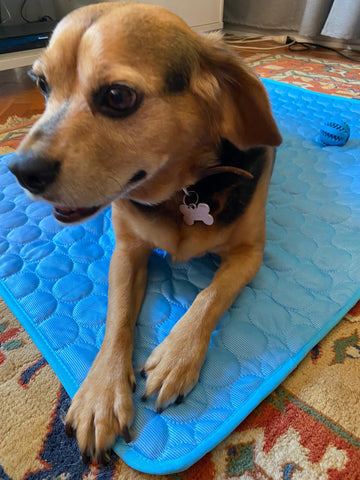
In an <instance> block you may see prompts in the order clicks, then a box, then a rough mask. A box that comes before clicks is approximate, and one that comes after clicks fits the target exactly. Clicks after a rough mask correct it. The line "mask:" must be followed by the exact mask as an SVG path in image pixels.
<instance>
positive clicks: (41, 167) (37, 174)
mask: <svg viewBox="0 0 360 480" xmlns="http://www.w3.org/2000/svg"><path fill="white" fill-rule="evenodd" d="M8 168H9V170H10V171H11V172H12V173H13V174H14V175H15V177H16V178H17V180H18V182H19V183H20V185H21V186H22V187H24V188H25V189H26V190H28V191H29V192H30V193H32V194H34V195H41V194H42V193H44V192H45V190H46V189H47V187H48V186H49V185H51V184H52V183H54V181H55V180H56V178H57V176H58V174H59V172H60V162H58V161H54V160H50V159H46V158H43V157H40V156H38V155H36V154H34V153H32V152H25V153H21V154H18V153H15V154H14V156H13V158H12V159H11V161H10V163H9V164H8Z"/></svg>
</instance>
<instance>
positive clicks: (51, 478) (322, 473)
mask: <svg viewBox="0 0 360 480" xmlns="http://www.w3.org/2000/svg"><path fill="white" fill-rule="evenodd" d="M284 57H288V58H287V60H289V58H290V59H291V60H294V57H292V56H291V57H290V56H286V55H276V56H275V57H269V56H266V58H259V57H258V56H257V57H256V58H254V57H251V59H248V60H250V63H251V64H252V65H253V66H254V68H255V70H256V71H257V72H258V73H259V74H260V75H262V76H266V77H268V78H273V79H276V80H281V81H288V82H290V83H293V84H296V85H299V83H297V82H303V84H301V85H300V86H306V87H307V88H311V89H315V90H318V91H326V93H332V94H338V95H344V96H352V97H353V98H354V97H359V98H360V80H359V78H360V77H359V67H358V66H357V65H356V66H355V67H354V68H353V67H352V64H351V65H350V64H347V70H346V74H341V73H340V71H341V70H342V69H343V66H342V65H343V64H336V65H338V67H337V68H338V70H337V72H336V68H335V67H333V70H332V71H331V72H330V71H329V73H328V74H325V73H324V72H325V69H326V68H330V67H329V63H330V62H323V63H322V64H321V65H322V66H321V69H322V70H321V72H320V73H319V72H318V73H319V74H317V72H316V71H315V70H316V69H317V68H320V67H319V63H318V61H316V62H312V61H308V60H307V61H306V64H307V65H308V68H309V69H310V68H314V70H312V71H310V70H307V68H305V66H304V65H303V67H304V69H303V70H301V71H300V70H298V69H299V68H302V67H300V66H299V65H300V64H299V63H297V64H296V65H295V64H294V65H292V63H291V61H290V63H289V62H288V67H287V69H286V67H285V63H283V61H284V62H285V60H284ZM269 58H272V60H271V61H270V60H269ZM295 61H297V60H296V57H295V60H294V62H295ZM301 61H302V62H303V61H304V59H303V58H301ZM320 63H321V62H320ZM325 63H326V64H327V65H328V67H326V65H325ZM315 65H316V66H315ZM344 65H345V64H344ZM350 70H352V71H351V72H350ZM330 74H331V75H330ZM336 75H338V77H339V79H338V80H337V78H338V77H336ZM352 75H353V80H352V81H351V82H350V81H347V80H346V81H343V82H342V81H341V78H342V79H344V78H346V79H350V78H351V76H352ZM327 78H328V80H327ZM304 79H306V80H304ZM305 84H306V85H305ZM31 124H32V122H29V121H28V122H24V121H15V122H14V121H12V122H9V123H7V125H6V126H3V127H0V155H3V154H5V153H9V152H11V151H13V150H14V149H15V148H16V147H17V145H18V144H19V142H20V140H21V138H23V136H24V135H25V134H26V132H27V131H28V130H29V128H30V126H31ZM359 332H360V303H359V304H357V305H356V306H355V307H354V308H353V309H352V311H351V312H349V314H348V315H347V316H346V317H345V318H344V319H343V320H342V321H341V322H340V323H339V324H338V326H337V327H336V328H334V330H333V331H332V332H330V334H329V335H328V336H327V337H326V338H325V339H324V340H323V341H322V342H321V343H320V344H318V345H317V346H316V347H315V348H314V349H313V350H312V351H311V353H310V354H309V355H308V356H307V357H306V358H305V360H304V361H303V362H302V363H301V364H300V366H299V367H298V368H297V369H296V370H295V371H294V372H293V374H292V375H291V376H290V377H288V379H287V380H286V381H285V382H284V383H283V384H282V385H281V386H280V387H279V388H278V389H277V390H275V391H274V392H273V394H271V395H270V396H269V397H268V398H267V399H266V400H264V401H263V402H262V403H261V404H260V405H259V406H258V408H257V409H256V410H255V411H254V412H253V413H252V414H251V415H250V416H249V417H248V418H247V419H246V420H245V421H244V422H243V423H242V424H241V425H240V426H239V427H238V428H237V429H236V430H235V431H234V432H233V433H232V434H231V435H230V436H229V437H228V438H227V439H226V440H224V441H223V442H222V443H221V444H219V445H218V446H217V447H216V448H215V449H214V450H213V451H212V452H210V453H208V454H207V455H206V456H205V457H204V458H203V459H201V460H200V461H199V462H198V463H196V464H195V465H194V466H192V467H191V468H189V469H188V470H186V471H185V472H182V473H177V474H172V475H168V476H156V475H155V476H154V475H146V474H143V473H139V472H136V471H134V470H132V469H130V468H129V467H127V466H126V465H125V464H124V463H123V462H122V461H121V460H119V459H118V458H117V457H115V455H114V456H113V457H112V462H111V464H110V465H109V466H107V467H101V466H99V465H98V464H96V463H93V464H91V465H89V466H86V465H84V464H83V463H82V461H81V457H80V453H79V451H78V448H77V445H76V442H75V440H73V439H70V438H68V437H66V435H65V430H64V417H65V415H66V411H67V409H68V407H69V403H70V399H69V397H68V395H67V394H66V392H65V391H64V389H63V387H62V385H61V384H60V382H59V380H58V379H57V377H56V376H55V374H54V373H53V372H52V370H51V369H50V367H49V365H48V364H47V362H46V361H45V360H44V358H43V357H42V355H41V353H40V352H39V351H38V350H37V348H36V347H35V345H34V344H33V343H32V341H31V340H30V338H29V336H28V335H27V333H26V332H25V331H24V329H23V328H22V327H21V325H20V324H19V322H18V321H17V320H16V319H15V317H14V316H13V315H12V314H11V312H10V311H9V310H8V308H7V307H6V305H5V304H4V302H2V300H1V299H0V480H68V479H69V480H80V479H83V480H97V479H99V480H100V479H104V480H105V479H112V480H225V479H227V480H238V479H241V480H265V479H266V480H337V479H338V480H340V479H341V480H360V409H359V408H358V405H359V404H360V374H359V372H360V368H359V367H360V338H359V335H360V333H359Z"/></svg>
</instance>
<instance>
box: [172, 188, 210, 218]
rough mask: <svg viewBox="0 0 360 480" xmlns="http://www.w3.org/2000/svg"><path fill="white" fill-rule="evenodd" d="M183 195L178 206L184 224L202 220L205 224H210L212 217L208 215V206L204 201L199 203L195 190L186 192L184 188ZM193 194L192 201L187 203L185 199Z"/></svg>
mask: <svg viewBox="0 0 360 480" xmlns="http://www.w3.org/2000/svg"><path fill="white" fill-rule="evenodd" d="M184 192H185V195H184V198H183V203H182V205H180V206H179V210H180V212H181V213H182V214H183V216H184V217H183V220H184V223H186V225H194V223H195V222H198V221H199V222H203V223H205V225H212V224H213V223H214V217H213V216H212V215H210V207H209V205H207V204H206V203H199V204H198V201H199V196H198V194H197V193H196V192H193V191H190V192H188V191H187V190H186V189H184ZM192 196H195V198H194V201H193V202H192V203H189V204H187V203H186V199H187V198H188V199H190V198H192Z"/></svg>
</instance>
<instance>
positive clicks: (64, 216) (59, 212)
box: [53, 207, 100, 223]
mask: <svg viewBox="0 0 360 480" xmlns="http://www.w3.org/2000/svg"><path fill="white" fill-rule="evenodd" d="M99 208H100V207H90V208H86V207H83V208H74V209H73V208H69V207H54V208H53V215H54V217H55V218H56V220H58V221H59V222H62V223H73V222H78V221H80V220H83V219H84V218H86V217H90V215H93V214H94V213H96V212H97V211H98V210H99Z"/></svg>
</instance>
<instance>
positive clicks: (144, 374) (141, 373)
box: [140, 368, 146, 378]
mask: <svg viewBox="0 0 360 480" xmlns="http://www.w3.org/2000/svg"><path fill="white" fill-rule="evenodd" d="M140 375H141V376H142V378H146V371H145V368H143V369H142V370H141V372H140Z"/></svg>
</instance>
